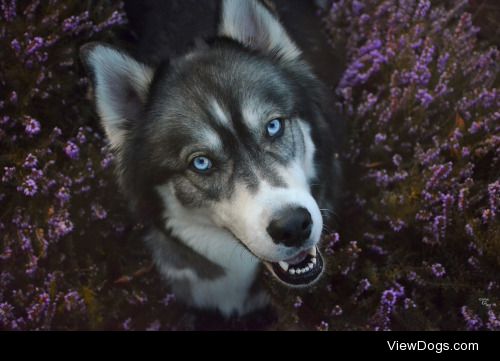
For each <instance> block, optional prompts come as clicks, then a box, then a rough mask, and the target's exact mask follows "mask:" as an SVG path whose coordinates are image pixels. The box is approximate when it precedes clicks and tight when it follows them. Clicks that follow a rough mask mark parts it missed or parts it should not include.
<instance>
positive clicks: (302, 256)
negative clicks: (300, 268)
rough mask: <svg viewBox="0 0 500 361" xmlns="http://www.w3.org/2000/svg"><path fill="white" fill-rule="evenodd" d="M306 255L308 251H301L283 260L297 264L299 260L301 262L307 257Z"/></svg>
mask: <svg viewBox="0 0 500 361" xmlns="http://www.w3.org/2000/svg"><path fill="white" fill-rule="evenodd" d="M307 255H308V252H307V251H303V252H301V253H299V254H298V255H296V256H295V257H293V258H290V259H287V260H285V262H286V263H288V264H291V265H296V264H299V263H300V262H302V261H303V260H304V259H305V258H306V257H307Z"/></svg>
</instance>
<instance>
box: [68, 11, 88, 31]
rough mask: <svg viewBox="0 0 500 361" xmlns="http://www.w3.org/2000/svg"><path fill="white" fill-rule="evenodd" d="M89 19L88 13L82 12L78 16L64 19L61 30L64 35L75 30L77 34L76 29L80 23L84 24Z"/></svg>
mask: <svg viewBox="0 0 500 361" xmlns="http://www.w3.org/2000/svg"><path fill="white" fill-rule="evenodd" d="M88 18H89V12H88V11H84V12H83V13H81V14H80V15H78V16H76V15H73V16H70V17H69V18H67V19H64V21H63V24H62V30H63V32H65V33H71V32H74V31H75V30H76V33H78V28H79V27H80V25H81V24H82V22H86V21H87V20H88Z"/></svg>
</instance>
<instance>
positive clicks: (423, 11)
mask: <svg viewBox="0 0 500 361" xmlns="http://www.w3.org/2000/svg"><path fill="white" fill-rule="evenodd" d="M430 8H431V2H430V1H429V0H420V1H419V2H418V5H417V9H416V10H415V19H417V20H422V19H424V18H425V17H426V16H427V13H428V12H429V9H430Z"/></svg>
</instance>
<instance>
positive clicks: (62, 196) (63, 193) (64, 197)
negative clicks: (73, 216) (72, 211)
mask: <svg viewBox="0 0 500 361" xmlns="http://www.w3.org/2000/svg"><path fill="white" fill-rule="evenodd" d="M56 198H57V199H58V200H59V201H60V202H61V204H65V203H67V202H68V201H69V200H70V198H71V195H70V193H69V190H68V188H66V187H61V188H59V190H58V191H57V192H56Z"/></svg>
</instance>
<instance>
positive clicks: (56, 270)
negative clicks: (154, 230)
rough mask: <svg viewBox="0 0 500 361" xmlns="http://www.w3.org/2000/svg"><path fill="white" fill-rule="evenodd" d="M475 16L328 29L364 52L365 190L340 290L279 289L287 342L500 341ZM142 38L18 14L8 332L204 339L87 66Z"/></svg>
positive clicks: (487, 57)
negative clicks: (422, 334)
mask: <svg viewBox="0 0 500 361" xmlns="http://www.w3.org/2000/svg"><path fill="white" fill-rule="evenodd" d="M89 4H90V5H89ZM466 10H467V5H466V2H465V1H463V2H460V1H454V2H452V1H450V2H446V1H441V2H440V5H439V6H431V3H430V1H426V0H421V1H413V0H399V1H398V0H387V1H381V0H366V1H362V2H361V1H355V0H339V1H335V2H334V3H333V5H332V8H331V9H330V11H328V13H326V14H323V15H324V16H325V25H326V27H327V29H328V31H329V34H330V38H331V40H332V46H334V47H335V48H337V49H345V52H346V60H347V64H346V70H345V72H344V74H343V76H342V78H341V80H340V82H339V85H338V87H337V93H338V95H339V97H340V99H341V101H340V102H339V104H338V105H339V106H340V107H341V109H342V111H343V113H344V114H345V117H346V120H347V122H348V125H349V128H350V135H349V144H348V147H347V148H348V149H347V150H346V153H345V154H344V158H345V159H344V161H345V164H346V178H347V179H348V182H346V183H347V184H348V185H349V188H348V189H346V201H345V202H344V204H343V205H342V206H341V207H339V209H338V210H337V213H338V214H339V219H338V224H337V225H336V232H335V233H332V234H331V235H329V236H327V237H326V238H325V240H324V243H323V244H324V247H325V249H324V253H325V255H326V258H327V261H328V264H329V271H328V273H327V275H326V276H325V277H324V279H323V281H322V282H321V283H320V284H319V285H318V286H317V287H316V288H315V289H314V290H312V291H306V292H303V293H301V294H300V295H298V294H297V291H292V290H284V289H282V288H281V287H276V286H275V283H274V282H272V281H271V278H270V277H269V278H268V279H269V282H270V284H271V290H272V292H273V293H274V294H275V295H276V299H278V300H280V302H277V306H278V307H279V316H280V318H279V321H278V323H277V324H275V325H272V326H271V328H278V329H290V328H308V329H315V330H337V329H377V330H381V329H469V330H476V329H497V330H498V329H500V319H499V317H500V315H499V313H500V311H499V306H498V305H497V303H498V302H499V295H500V292H499V284H498V283H499V281H498V271H499V266H498V265H499V263H500V224H499V212H500V210H499V206H500V180H499V175H500V172H499V169H500V164H499V163H500V162H499V155H500V154H499V145H500V134H499V126H500V124H499V119H500V113H499V109H500V107H499V105H500V104H499V103H500V94H499V91H498V89H497V88H496V87H497V86H498V65H497V63H498V60H499V59H498V58H499V54H498V50H496V49H495V48H488V47H487V46H484V45H483V44H480V43H477V41H476V39H477V36H476V35H477V34H476V33H477V28H475V27H474V26H473V24H472V22H471V16H470V15H469V14H468V13H467V12H466ZM125 22H126V18H125V16H124V14H123V11H122V8H121V4H120V3H118V2H116V1H111V0H109V1H108V0H95V1H91V2H77V1H60V0H49V1H39V0H31V1H23V2H21V1H16V0H0V49H2V50H1V52H0V149H1V151H0V154H1V155H0V329H9V330H18V329H147V330H158V329H177V328H183V329H184V328H190V327H192V325H189V323H188V322H186V320H187V319H186V318H185V317H184V309H183V308H182V306H181V305H178V304H177V303H176V302H175V297H174V296H173V295H171V294H169V293H168V290H167V289H166V288H165V287H164V286H163V283H162V281H161V280H160V279H159V277H158V275H157V274H156V273H155V272H154V271H151V270H152V267H151V265H150V257H149V255H148V254H147V252H145V250H144V248H143V246H142V243H141V225H140V224H134V222H133V221H132V220H130V219H129V218H128V216H127V213H128V212H127V210H126V204H125V202H124V201H123V200H122V198H121V197H120V195H119V194H118V192H116V183H115V182H114V180H113V175H112V171H111V168H112V167H111V165H112V158H113V157H112V155H111V153H110V152H108V149H107V145H106V142H105V140H104V137H103V134H102V131H101V129H100V127H99V126H98V125H97V117H96V116H95V114H94V111H93V109H92V106H91V101H90V98H89V97H87V96H86V94H87V91H88V89H87V88H88V81H87V79H86V78H85V76H84V72H83V71H82V69H81V67H80V65H79V62H78V47H79V46H80V45H82V44H83V43H85V42H87V41H89V40H94V39H100V40H109V41H111V42H113V41H116V40H117V39H115V38H112V37H113V36H114V35H113V34H117V32H118V31H120V29H121V27H120V26H121V25H122V24H124V23H125ZM109 29H113V31H106V30H109ZM236 327H238V326H236Z"/></svg>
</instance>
